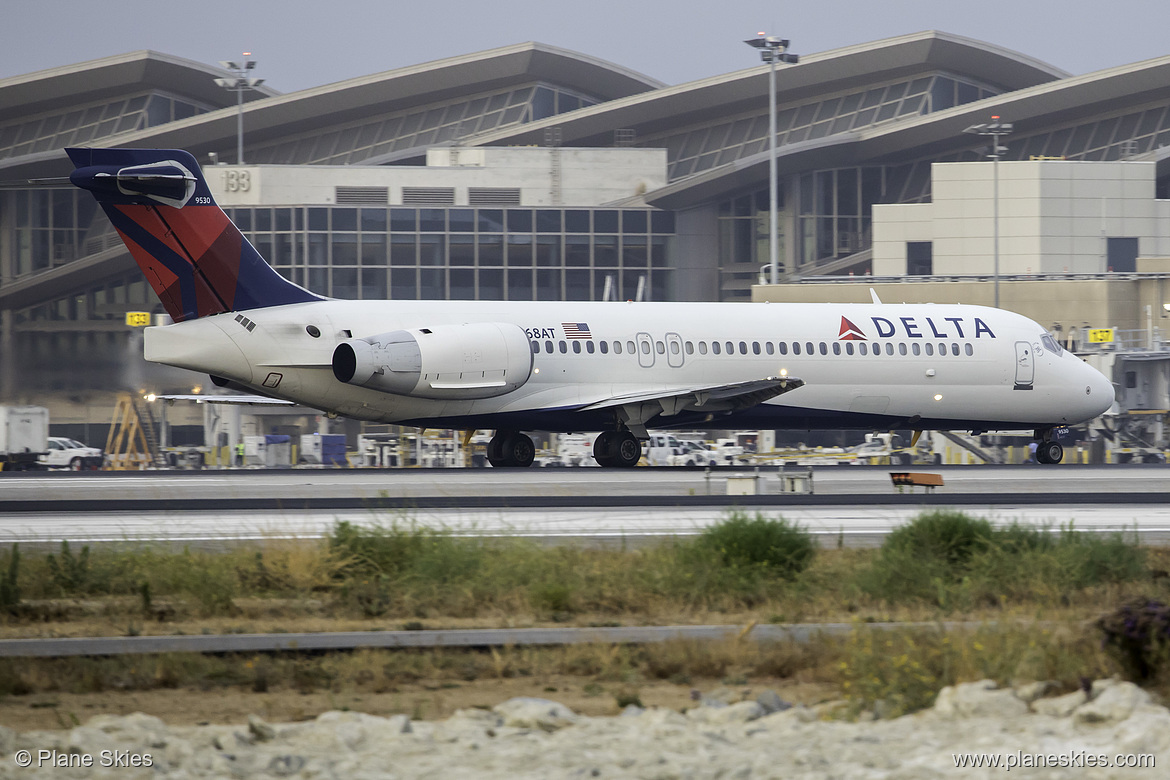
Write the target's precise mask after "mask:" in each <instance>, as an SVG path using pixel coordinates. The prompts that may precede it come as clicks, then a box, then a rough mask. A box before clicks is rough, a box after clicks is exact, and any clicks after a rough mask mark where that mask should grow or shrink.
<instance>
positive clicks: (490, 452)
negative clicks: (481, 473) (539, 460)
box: [487, 431, 536, 468]
mask: <svg viewBox="0 0 1170 780" xmlns="http://www.w3.org/2000/svg"><path fill="white" fill-rule="evenodd" d="M487 457H488V462H489V463H491V464H492V466H494V467H495V468H516V467H518V468H527V467H528V466H531V465H532V461H533V460H535V458H536V445H534V444H533V443H532V439H530V438H528V437H527V436H526V435H524V434H523V433H520V432H519V431H499V432H497V433H496V435H495V436H493V437H492V438H491V441H489V442H488V448H487Z"/></svg>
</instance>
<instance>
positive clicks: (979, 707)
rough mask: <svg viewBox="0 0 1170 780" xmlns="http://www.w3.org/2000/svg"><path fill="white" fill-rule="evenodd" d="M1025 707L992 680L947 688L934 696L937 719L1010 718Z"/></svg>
mask: <svg viewBox="0 0 1170 780" xmlns="http://www.w3.org/2000/svg"><path fill="white" fill-rule="evenodd" d="M1027 711H1028V705H1027V704H1025V703H1024V702H1022V701H1020V700H1019V699H1017V698H1016V695H1015V694H1014V693H1012V692H1011V691H1001V690H998V686H997V685H996V684H995V681H994V680H980V681H979V682H973V683H960V684H959V685H954V686H947V687H946V688H943V689H942V690H941V691H939V693H938V698H937V699H936V700H935V703H934V712H935V714H936V715H938V716H939V717H941V718H950V719H954V718H1013V717H1017V716H1019V715H1023V714H1025V713H1026V712H1027Z"/></svg>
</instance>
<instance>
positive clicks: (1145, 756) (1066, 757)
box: [951, 750, 1155, 772]
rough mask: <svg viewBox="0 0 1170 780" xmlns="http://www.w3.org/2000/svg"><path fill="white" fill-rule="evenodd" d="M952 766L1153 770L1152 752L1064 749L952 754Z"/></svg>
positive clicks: (962, 767) (966, 767)
mask: <svg viewBox="0 0 1170 780" xmlns="http://www.w3.org/2000/svg"><path fill="white" fill-rule="evenodd" d="M951 757H952V758H953V759H954V762H955V768H956V769H981V768H982V769H1003V770H1004V771H1007V772H1010V771H1011V770H1013V769H1057V768H1059V769H1087V768H1096V769H1115V768H1116V769H1124V768H1130V769H1153V768H1154V766H1155V757H1154V755H1153V754H1152V753H1117V754H1109V753H1094V752H1091V751H1088V750H1066V751H1063V752H1060V753H1026V752H1024V751H1023V750H1017V751H1016V752H1014V753H952V754H951Z"/></svg>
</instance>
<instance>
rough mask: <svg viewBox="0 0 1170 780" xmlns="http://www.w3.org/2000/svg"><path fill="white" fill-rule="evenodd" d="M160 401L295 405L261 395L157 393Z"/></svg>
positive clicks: (242, 404) (241, 404)
mask: <svg viewBox="0 0 1170 780" xmlns="http://www.w3.org/2000/svg"><path fill="white" fill-rule="evenodd" d="M155 398H157V399H158V400H160V401H167V402H174V401H194V402H195V403H197V404H233V405H236V406H296V404H294V403H293V402H292V401H285V400H283V399H280V398H265V397H264V396H262V395H158V396H155Z"/></svg>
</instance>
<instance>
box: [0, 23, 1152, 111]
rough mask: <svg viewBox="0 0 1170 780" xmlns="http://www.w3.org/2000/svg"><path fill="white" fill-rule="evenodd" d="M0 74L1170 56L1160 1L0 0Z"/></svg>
mask: <svg viewBox="0 0 1170 780" xmlns="http://www.w3.org/2000/svg"><path fill="white" fill-rule="evenodd" d="M0 18H2V19H3V20H4V21H3V29H4V34H3V36H2V40H3V45H2V46H0V78H7V77H9V76H16V75H21V74H25V73H31V72H33V71H36V70H42V69H45V68H53V67H58V66H61V65H69V64H73V63H77V62H83V61H85V60H90V59H96V58H99V57H106V56H109V55H112V54H122V53H125V52H130V51H136V50H139V49H153V50H155V51H159V52H163V53H166V54H172V55H176V56H179V57H185V58H187V59H191V60H195V61H197V62H203V63H208V64H214V63H216V62H218V61H219V60H229V59H236V58H238V57H239V56H240V55H241V53H243V52H245V51H248V52H251V53H252V59H255V60H256V61H257V62H258V66H257V70H256V74H255V75H256V76H258V77H261V78H264V79H266V80H267V85H268V86H270V87H272V88H274V89H276V90H278V91H280V92H292V91H295V90H299V89H305V88H308V87H313V86H318V85H321V84H329V83H333V82H336V81H341V80H344V79H347V78H352V77H356V76H364V75H369V74H372V73H379V72H381V71H385V70H392V69H394V68H399V67H403V66H407V65H415V64H418V63H422V62H429V61H431V60H437V59H442V58H444V57H449V56H454V55H459V54H467V53H470V52H475V51H481V50H484V49H491V48H495V47H498V46H507V45H510V44H514V43H522V42H525V41H538V42H540V43H545V44H549V45H553V46H558V47H562V48H566V49H571V50H574V51H578V52H582V53H585V54H588V55H591V56H594V57H599V58H601V59H603V60H609V61H610V62H613V63H616V64H618V65H621V66H624V67H626V68H629V69H631V70H634V71H637V72H639V73H642V74H645V75H648V76H651V77H653V78H656V79H658V80H660V81H663V82H666V83H668V84H681V83H684V82H687V81H693V80H695V79H701V78H706V77H708V76H716V75H720V74H723V73H730V72H732V71H736V70H741V69H743V68H748V67H752V66H753V65H755V64H757V63H758V55H757V54H756V53H755V52H754V51H752V50H749V49H748V47H747V46H745V45H744V44H743V41H744V40H745V39H747V38H751V37H754V36H755V35H756V33H757V32H760V31H764V32H767V33H769V34H774V35H778V36H780V37H782V38H788V39H789V40H791V42H792V44H791V48H790V51H792V52H794V53H797V54H802V53H803V54H812V53H816V52H823V51H829V50H831V49H836V48H839V47H842V46H849V45H853V44H858V43H866V42H870V41H876V40H879V39H882V38H888V37H893V36H897V35H904V34H907V33H913V32H919V31H921V30H941V31H944V32H949V33H954V34H957V35H963V36H967V37H969V38H974V39H976V40H979V41H985V42H988V43H991V44H995V45H997V46H1001V47H1004V48H1007V49H1012V50H1015V51H1018V52H1021V53H1023V54H1026V55H1028V56H1030V57H1033V58H1036V59H1039V60H1041V61H1044V62H1047V63H1048V64H1050V65H1054V66H1056V67H1058V68H1061V69H1063V70H1066V71H1069V72H1070V73H1074V74H1080V73H1088V72H1091V71H1095V70H1100V69H1103V68H1108V67H1113V66H1116V65H1127V64H1130V63H1134V62H1138V61H1140V60H1145V59H1149V58H1152V57H1160V56H1163V55H1166V54H1170V2H1167V0H1110V2H1099V1H1098V0H1093V1H1090V0H1064V1H1063V2H1060V3H1053V2H1041V1H1040V0H978V1H977V2H958V0H821V1H820V2H807V1H806V2H802V3H792V2H777V1H775V0H773V1H771V2H763V1H761V0H577V1H575V2H565V0H543V1H537V0H414V1H413V2H404V0H237V1H236V2H226V1H225V0H196V2H185V3H180V2H175V1H174V0H0Z"/></svg>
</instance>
